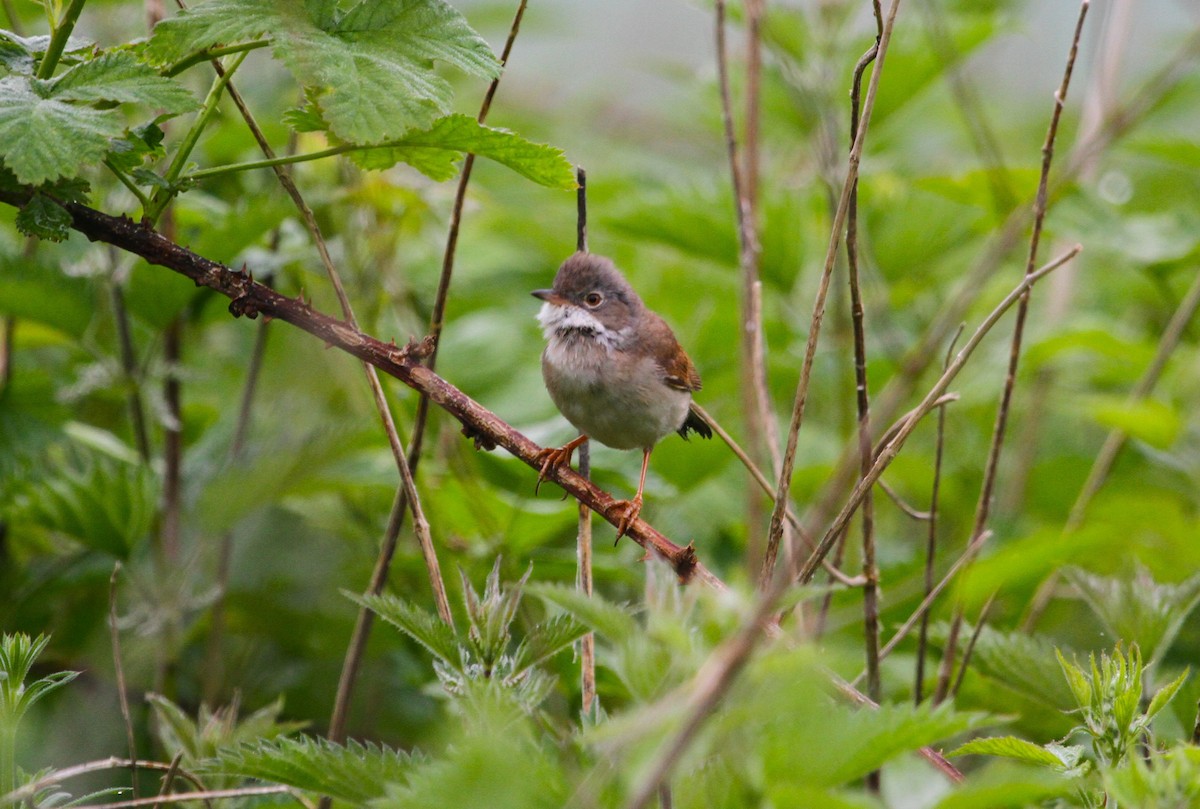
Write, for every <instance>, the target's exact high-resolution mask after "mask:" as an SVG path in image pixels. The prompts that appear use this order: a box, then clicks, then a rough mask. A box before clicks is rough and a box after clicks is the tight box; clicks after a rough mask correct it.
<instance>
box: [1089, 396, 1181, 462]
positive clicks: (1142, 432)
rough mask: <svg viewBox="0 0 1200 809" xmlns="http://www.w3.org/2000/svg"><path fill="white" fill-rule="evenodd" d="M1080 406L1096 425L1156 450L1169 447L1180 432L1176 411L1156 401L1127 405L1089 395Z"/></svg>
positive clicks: (1118, 399)
mask: <svg viewBox="0 0 1200 809" xmlns="http://www.w3.org/2000/svg"><path fill="white" fill-rule="evenodd" d="M1084 404H1085V406H1086V409H1087V411H1088V412H1089V413H1090V414H1091V416H1092V418H1094V419H1095V420H1096V421H1097V422H1098V423H1100V424H1102V425H1104V426H1105V427H1110V428H1115V429H1118V430H1121V431H1122V432H1124V433H1125V434H1126V435H1129V436H1132V437H1133V438H1136V439H1138V440H1139V441H1145V442H1146V443H1147V444H1149V445H1150V446H1152V447H1155V448H1156V449H1167V448H1168V447H1170V446H1171V445H1172V444H1174V443H1175V439H1177V438H1178V437H1179V433H1180V431H1181V430H1182V429H1183V416H1182V415H1181V414H1180V413H1179V411H1178V409H1176V408H1174V407H1172V406H1171V405H1169V404H1167V403H1166V402H1162V401H1158V400H1156V399H1140V400H1135V401H1130V400H1129V399H1126V398H1123V397H1119V396H1101V395H1093V396H1089V397H1087V398H1086V400H1085V401H1084Z"/></svg>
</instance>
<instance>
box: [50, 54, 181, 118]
mask: <svg viewBox="0 0 1200 809" xmlns="http://www.w3.org/2000/svg"><path fill="white" fill-rule="evenodd" d="M51 94H52V95H53V96H54V97H55V98H59V99H63V100H67V101H112V102H116V103H137V104H147V105H149V106H152V107H158V108H160V110H161V111H162V112H163V113H164V114H168V115H178V114H179V113H181V112H188V111H190V110H194V109H198V108H199V107H200V103H199V102H198V101H197V100H196V98H195V97H194V96H193V95H192V94H191V93H190V92H189V91H188V90H187V88H185V87H184V86H183V85H182V84H180V83H179V82H177V81H175V80H174V79H170V78H167V77H165V76H160V75H159V74H158V71H157V70H155V69H154V68H153V67H151V66H150V65H148V64H145V63H144V62H139V61H138V60H137V58H136V57H135V56H134V55H133V54H132V53H129V52H127V51H114V52H111V53H105V54H102V55H101V56H98V57H97V58H95V59H89V60H88V61H86V62H80V63H79V64H77V65H75V66H73V67H71V68H70V69H69V70H67V71H66V72H65V73H63V74H62V75H60V76H59V77H58V78H57V79H55V80H54V83H53V89H52V91H51Z"/></svg>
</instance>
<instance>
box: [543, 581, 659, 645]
mask: <svg viewBox="0 0 1200 809" xmlns="http://www.w3.org/2000/svg"><path fill="white" fill-rule="evenodd" d="M527 589H528V590H529V592H530V593H532V594H533V595H535V596H537V597H538V598H540V599H542V600H543V601H548V602H549V603H551V604H554V605H555V606H557V607H561V608H562V609H564V610H566V611H567V612H568V613H570V614H571V615H573V616H575V618H576V619H577V620H578V621H580V622H581V623H583V624H584V625H586V626H588V627H590V628H592V629H594V630H595V631H596V632H599V633H600V634H601V635H602V636H604V637H605V638H607V639H608V640H610V641H614V642H620V641H623V640H624V639H625V638H627V637H629V636H631V635H633V634H634V633H635V632H638V631H639V630H638V625H637V622H636V621H635V620H634V619H633V616H632V615H630V614H629V612H628V608H626V607H623V606H621V605H619V604H614V603H613V602H611V601H606V600H605V599H603V598H602V597H600V596H598V595H591V596H588V595H585V594H583V593H581V592H580V591H579V590H577V589H576V588H574V587H568V586H566V585H561V584H531V585H529V587H528V588H527Z"/></svg>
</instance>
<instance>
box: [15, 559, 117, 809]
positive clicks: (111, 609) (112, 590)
mask: <svg viewBox="0 0 1200 809" xmlns="http://www.w3.org/2000/svg"><path fill="white" fill-rule="evenodd" d="M120 572H121V563H120V562H117V563H116V564H115V565H113V572H112V575H111V576H110V577H109V579H108V632H109V636H110V639H111V642H112V656H113V671H114V672H115V674H116V678H117V700H118V702H119V703H120V705H121V721H122V722H123V723H124V724H125V744H126V745H127V746H128V747H129V761H130V767H129V780H130V783H131V784H132V786H133V794H134V795H136V794H138V792H139V789H138V770H137V741H136V739H135V736H134V732H133V716H132V715H131V714H130V713H129V693H128V691H127V690H126V685H125V666H124V664H123V663H122V661H121V631H120V628H119V626H118V624H117V576H118V575H119V574H120ZM0 805H2V804H0Z"/></svg>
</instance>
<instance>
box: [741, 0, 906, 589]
mask: <svg viewBox="0 0 1200 809" xmlns="http://www.w3.org/2000/svg"><path fill="white" fill-rule="evenodd" d="M899 10H900V0H892V3H891V5H890V6H889V7H888V13H887V17H886V19H885V20H884V24H883V29H882V31H880V34H879V47H878V51H877V53H876V57H875V60H876V61H875V69H874V70H872V71H871V81H870V82H869V83H868V84H867V97H866V99H865V100H864V101H863V109H862V115H861V116H860V117H859V123H858V132H857V135H856V137H855V138H854V145H853V146H852V147H851V148H850V158H849V161H848V165H847V169H846V180H845V183H844V185H843V186H842V193H841V197H840V198H839V200H838V205H837V208H836V210H835V211H834V216H833V224H832V227H831V228H830V234H829V245H828V248H827V249H826V251H825V265H824V267H823V269H822V271H821V279H820V282H819V283H818V285H817V294H816V297H815V300H814V301H813V314H812V322H811V324H810V326H809V330H808V340H807V342H806V344H805V348H804V363H803V365H802V366H801V368H800V378H799V380H798V381H797V383H796V395H795V398H794V400H793V403H792V417H791V422H790V424H789V426H788V437H787V449H786V450H785V452H784V456H783V470H782V472H781V473H780V475H779V484H778V486H777V488H776V490H775V508H774V509H773V510H772V512H771V524H770V526H769V528H768V529H767V553H766V558H765V559H764V560H763V568H762V572H761V574H760V576H759V583H760V586H761V584H762V582H765V581H769V580H770V578H771V577H772V576H773V575H774V572H775V562H776V559H777V558H778V555H779V541H780V539H781V537H782V536H783V526H784V522H785V521H784V509H785V508H786V505H787V497H788V493H789V491H790V490H791V485H792V471H793V469H794V467H795V462H796V447H797V441H798V439H799V435H800V427H801V425H802V423H803V420H804V408H805V405H806V404H807V403H808V388H809V383H810V381H811V378H812V369H813V363H814V362H815V360H816V355H817V341H818V339H819V337H820V334H821V322H822V320H823V319H824V316H825V297H826V295H827V294H828V292H829V282H830V278H831V277H832V275H833V267H834V263H835V261H836V259H837V254H838V248H839V246H840V245H841V241H842V228H843V227H844V226H845V223H846V214H847V211H848V210H849V207H850V197H851V194H852V193H853V191H854V187H855V183H856V182H857V180H858V167H859V163H860V162H861V161H862V153H863V149H864V148H865V146H866V140H867V132H868V129H869V125H870V122H871V113H872V112H873V111H874V109H875V96H876V93H877V92H878V91H879V80H880V78H881V77H882V76H883V64H884V59H885V57H886V56H887V48H888V43H889V42H890V41H891V36H892V29H893V27H894V26H895V24H896V13H897V12H898V11H899ZM839 533H840V532H839ZM821 558H822V559H823V558H824V554H823V553H822V555H821ZM819 561H820V560H817V561H816V562H814V566H815V564H817V563H818V562H819Z"/></svg>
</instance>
